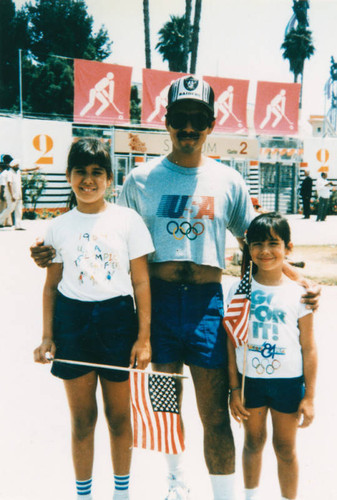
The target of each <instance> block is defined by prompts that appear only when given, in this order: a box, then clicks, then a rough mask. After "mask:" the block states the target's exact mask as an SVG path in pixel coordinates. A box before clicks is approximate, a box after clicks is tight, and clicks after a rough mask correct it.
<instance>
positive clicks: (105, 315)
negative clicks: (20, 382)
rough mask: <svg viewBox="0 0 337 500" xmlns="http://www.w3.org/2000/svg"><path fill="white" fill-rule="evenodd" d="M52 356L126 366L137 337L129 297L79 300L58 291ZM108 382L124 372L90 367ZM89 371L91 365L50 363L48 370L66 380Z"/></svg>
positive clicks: (119, 379)
mask: <svg viewBox="0 0 337 500" xmlns="http://www.w3.org/2000/svg"><path fill="white" fill-rule="evenodd" d="M53 333H54V342H55V344H56V355H55V358H60V359H70V360H74V361H85V362H88V363H98V364H106V365H117V366H123V367H127V366H129V363H130V353H131V348H132V345H133V344H134V342H135V340H136V336H137V321H136V315H135V311H134V305H133V299H132V297H131V296H120V297H115V298H113V299H109V300H103V301H101V302H82V301H79V300H73V299H68V298H67V297H65V296H64V295H62V294H60V293H58V294H57V298H56V304H55V313H54V323H53ZM94 370H95V371H96V372H97V373H98V374H99V375H101V376H102V377H104V378H105V379H107V380H110V381H111V382H123V381H125V380H128V377H129V374H128V372H124V371H120V370H110V369H104V368H103V369H101V368H95V369H94ZM91 371H93V368H92V367H88V366H79V365H70V364H65V363H58V362H54V363H53V365H52V369H51V372H52V374H53V375H55V376H56V377H60V378H62V379H64V380H70V379H73V378H76V377H80V376H81V375H85V374H86V373H89V372H91Z"/></svg>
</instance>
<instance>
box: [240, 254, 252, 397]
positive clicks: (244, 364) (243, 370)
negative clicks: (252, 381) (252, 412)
mask: <svg viewBox="0 0 337 500" xmlns="http://www.w3.org/2000/svg"><path fill="white" fill-rule="evenodd" d="M252 270H253V261H252V260H251V261H250V264H249V285H250V283H251V281H252ZM248 319H249V318H248ZM248 329H249V325H248ZM248 332H249V330H248ZM248 340H249V339H248V335H247V342H245V347H244V351H243V369H242V384H241V403H242V404H244V399H245V379H246V365H247V350H248Z"/></svg>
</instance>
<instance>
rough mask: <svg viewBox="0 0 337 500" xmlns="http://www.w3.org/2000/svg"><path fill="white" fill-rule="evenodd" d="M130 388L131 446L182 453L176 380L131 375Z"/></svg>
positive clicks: (141, 374)
mask: <svg viewBox="0 0 337 500" xmlns="http://www.w3.org/2000/svg"><path fill="white" fill-rule="evenodd" d="M130 389H131V404H132V418H133V434H134V436H133V445H134V447H136V448H145V449H148V450H155V451H160V452H164V453H172V454H177V453H181V452H182V451H184V449H185V444H184V438H183V433H182V428H181V422H180V414H179V406H178V398H177V390H176V382H175V379H174V378H173V377H171V376H161V375H151V374H150V373H146V372H141V373H140V372H131V374H130Z"/></svg>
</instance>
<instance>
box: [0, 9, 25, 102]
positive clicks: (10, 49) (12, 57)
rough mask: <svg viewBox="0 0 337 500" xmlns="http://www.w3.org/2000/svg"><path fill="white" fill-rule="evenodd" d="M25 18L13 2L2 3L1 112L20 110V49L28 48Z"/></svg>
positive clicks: (0, 49)
mask: <svg viewBox="0 0 337 500" xmlns="http://www.w3.org/2000/svg"><path fill="white" fill-rule="evenodd" d="M28 44H29V37H28V26H27V20H26V18H25V16H24V15H23V14H22V13H21V12H16V9H15V4H14V2H13V1H12V0H1V1H0V110H9V111H15V110H18V108H19V48H21V49H25V48H28Z"/></svg>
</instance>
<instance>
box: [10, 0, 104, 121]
mask: <svg viewBox="0 0 337 500" xmlns="http://www.w3.org/2000/svg"><path fill="white" fill-rule="evenodd" d="M111 45H112V42H110V41H109V37H108V33H107V31H106V29H105V28H104V26H102V27H101V28H100V29H99V31H98V32H97V33H96V34H95V33H93V18H92V17H91V16H89V15H88V13H87V6H86V3H85V1H84V0H36V2H35V4H34V5H33V4H31V3H26V4H25V5H24V6H23V7H22V9H21V10H19V11H16V10H15V5H14V2H13V1H12V0H1V1H0V109H3V110H9V111H15V110H16V111H17V110H18V109H19V104H20V103H19V56H18V49H19V48H20V49H24V50H23V51H22V82H23V101H24V102H23V111H24V114H34V115H40V114H47V115H49V116H50V115H54V116H58V117H60V116H62V117H63V118H66V119H67V118H69V119H71V118H72V112H73V95H74V94H73V92H74V89H73V61H72V59H73V58H80V59H89V60H96V61H102V60H104V59H105V58H106V57H107V56H109V55H110V54H111ZM53 56H62V57H61V58H60V57H53ZM68 58H69V59H68Z"/></svg>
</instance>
